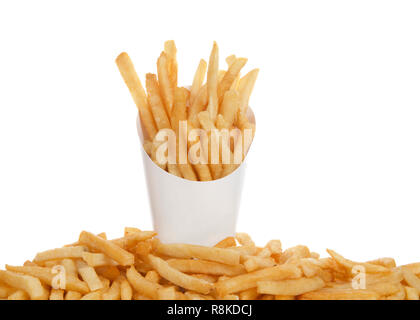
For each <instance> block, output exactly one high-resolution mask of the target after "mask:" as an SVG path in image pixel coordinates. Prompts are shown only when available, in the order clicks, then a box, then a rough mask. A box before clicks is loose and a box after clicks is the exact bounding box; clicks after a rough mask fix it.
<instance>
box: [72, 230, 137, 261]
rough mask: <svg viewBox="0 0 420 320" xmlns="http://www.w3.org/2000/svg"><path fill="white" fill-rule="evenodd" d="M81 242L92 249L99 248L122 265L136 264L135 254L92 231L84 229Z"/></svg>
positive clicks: (80, 238)
mask: <svg viewBox="0 0 420 320" xmlns="http://www.w3.org/2000/svg"><path fill="white" fill-rule="evenodd" d="M79 242H80V243H82V244H84V245H86V246H88V247H89V248H91V249H95V250H98V251H100V252H102V253H104V254H106V255H107V256H108V257H110V258H111V259H113V260H115V261H116V262H118V263H119V264H121V265H122V266H130V265H133V264H134V255H133V254H132V253H130V252H128V251H126V250H124V249H122V248H121V247H119V246H118V245H117V244H115V243H113V242H111V241H109V240H104V239H102V238H100V237H98V236H96V235H94V234H92V233H90V232H86V231H82V232H81V233H80V237H79Z"/></svg>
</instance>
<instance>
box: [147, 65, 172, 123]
mask: <svg viewBox="0 0 420 320" xmlns="http://www.w3.org/2000/svg"><path fill="white" fill-rule="evenodd" d="M146 89H147V93H148V97H147V98H148V101H149V104H150V108H151V110H152V114H153V118H154V119H155V122H156V126H157V129H158V130H161V129H170V128H171V123H170V122H169V118H168V114H167V113H166V110H165V106H164V104H163V101H162V99H161V97H160V92H159V84H158V81H157V79H156V75H155V74H152V73H148V74H146Z"/></svg>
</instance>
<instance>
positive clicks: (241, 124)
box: [116, 40, 258, 181]
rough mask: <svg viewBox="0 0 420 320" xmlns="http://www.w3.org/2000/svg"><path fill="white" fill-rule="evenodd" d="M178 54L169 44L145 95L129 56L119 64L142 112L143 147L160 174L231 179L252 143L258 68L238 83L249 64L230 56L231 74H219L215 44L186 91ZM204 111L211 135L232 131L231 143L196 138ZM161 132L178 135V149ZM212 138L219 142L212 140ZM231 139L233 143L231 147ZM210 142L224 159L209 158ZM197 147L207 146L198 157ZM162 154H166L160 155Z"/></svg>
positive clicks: (122, 57)
mask: <svg viewBox="0 0 420 320" xmlns="http://www.w3.org/2000/svg"><path fill="white" fill-rule="evenodd" d="M176 52H177V49H176V46H175V42H174V41H172V40H170V41H166V42H165V44H164V50H163V51H162V53H161V54H160V56H159V58H158V59H157V63H156V66H157V72H156V74H157V76H156V75H155V74H152V73H147V74H146V91H147V94H146V92H145V91H144V89H143V87H142V84H141V82H140V80H139V78H138V76H137V73H136V72H135V70H134V66H133V64H132V62H131V59H130V58H129V57H128V55H127V54H126V53H121V54H120V55H119V56H118V57H117V59H116V63H117V65H118V68H119V69H120V72H121V75H122V77H123V79H124V81H125V83H126V85H127V87H128V89H129V91H130V93H131V95H132V97H133V99H134V102H135V103H136V105H137V107H138V109H139V114H140V120H141V121H140V123H141V125H142V130H143V133H145V134H144V138H145V139H144V141H143V147H144V150H145V151H146V153H147V154H148V155H149V157H150V158H151V159H152V161H153V162H154V163H155V164H156V165H157V166H159V167H160V168H161V169H163V170H166V171H167V172H169V173H170V174H172V175H175V176H178V177H180V178H183V179H187V180H190V181H210V180H217V179H220V178H222V177H225V176H227V175H229V174H231V173H232V172H234V171H235V170H236V169H237V168H238V167H239V165H240V164H241V162H242V161H243V159H244V158H245V156H246V153H247V152H248V150H249V146H250V144H251V142H252V139H253V136H254V133H255V124H254V123H249V119H248V118H247V117H248V116H247V113H246V109H247V107H248V103H249V98H250V95H251V92H252V90H253V87H254V84H255V81H256V78H257V74H258V69H255V70H252V71H251V72H249V73H248V74H247V75H245V76H244V77H243V78H240V72H241V70H242V68H243V67H244V66H245V64H246V62H247V59H246V58H237V57H236V56H235V55H231V56H229V57H228V58H227V59H226V61H227V62H228V69H227V70H226V71H225V70H219V48H218V45H217V43H216V42H214V43H213V47H212V50H211V54H210V58H209V63H208V65H207V62H206V61H205V60H203V59H201V60H200V62H199V64H198V67H197V70H196V72H195V75H194V78H193V81H192V84H191V87H185V88H182V87H179V85H178V63H177V59H176ZM206 74H207V81H206V82H205V78H206ZM204 82H205V83H204ZM204 111H206V112H207V114H208V118H209V121H210V122H211V123H212V125H213V126H214V130H213V131H215V132H219V131H221V130H225V131H226V132H228V135H229V138H228V141H227V142H228V143H226V142H224V143H222V145H221V146H220V147H219V143H220V141H219V134H216V135H210V134H209V135H208V136H205V135H202V134H200V133H197V131H199V130H201V128H202V126H203V124H202V123H201V122H200V119H199V114H200V113H202V112H204ZM182 121H186V123H187V127H188V129H187V132H186V134H184V133H181V131H180V130H179V128H180V127H181V125H180V123H181V122H182ZM163 129H165V131H164V132H165V133H167V132H168V131H166V130H172V132H173V133H174V136H176V146H173V148H171V147H170V146H169V144H170V143H174V142H171V141H169V138H168V141H167V144H165V145H164V142H163V141H160V138H158V136H161V135H160V133H162V131H161V130H163ZM246 131H251V132H252V134H251V135H249V134H248V136H250V137H251V139H245V138H244V137H245V136H246V135H247V132H246ZM165 136H168V135H165ZM210 138H212V139H217V141H212V139H210ZM197 140H198V141H197ZM203 140H204V141H203ZM231 140H233V141H234V143H230V141H231ZM207 141H209V145H210V146H214V147H215V148H216V149H217V150H218V149H219V148H220V154H224V155H226V156H223V157H222V156H220V157H217V156H215V157H211V152H210V150H209V149H208V147H207ZM222 141H223V139H222ZM245 142H246V145H244V144H245ZM197 143H198V145H200V144H201V145H203V148H200V150H201V149H203V150H202V151H199V152H198V154H197V148H198V145H197ZM210 143H211V144H210ZM204 145H206V146H205V147H204ZM166 146H168V148H167V149H166V150H165V149H161V147H163V148H165V147H166ZM159 150H162V152H161V153H159ZM236 151H237V152H238V154H239V155H240V157H237V159H239V161H237V160H235V163H234V160H233V155H234V154H235V155H236V153H235V152H236ZM173 153H175V154H173ZM214 154H216V152H214ZM181 155H182V156H181ZM184 155H186V157H185V156H184ZM209 155H210V157H209ZM197 157H198V159H199V160H198V161H197V160H196V158H197ZM158 158H159V159H158ZM185 158H186V159H185ZM171 159H175V161H172V160H171ZM235 159H236V158H235Z"/></svg>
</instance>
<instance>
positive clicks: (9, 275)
mask: <svg viewBox="0 0 420 320" xmlns="http://www.w3.org/2000/svg"><path fill="white" fill-rule="evenodd" d="M0 281H1V282H3V283H5V284H6V285H8V286H10V287H13V288H16V289H20V290H23V291H25V292H26V293H27V294H29V296H30V298H31V300H48V296H49V292H48V290H46V289H45V288H44V287H43V286H42V284H41V282H40V281H39V279H38V278H35V277H32V276H28V275H24V274H18V273H15V272H11V271H3V270H0Z"/></svg>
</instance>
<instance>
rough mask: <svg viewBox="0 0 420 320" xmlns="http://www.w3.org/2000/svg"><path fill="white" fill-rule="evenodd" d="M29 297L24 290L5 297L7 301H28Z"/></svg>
mask: <svg viewBox="0 0 420 320" xmlns="http://www.w3.org/2000/svg"><path fill="white" fill-rule="evenodd" d="M29 299H30V298H29V295H28V294H27V293H26V292H25V291H24V290H17V291H15V292H14V293H12V294H11V295H9V296H8V297H7V300H29Z"/></svg>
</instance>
